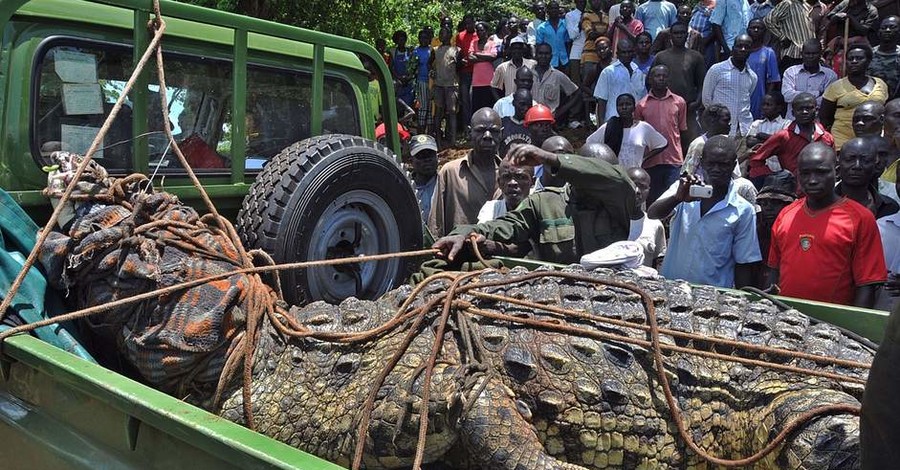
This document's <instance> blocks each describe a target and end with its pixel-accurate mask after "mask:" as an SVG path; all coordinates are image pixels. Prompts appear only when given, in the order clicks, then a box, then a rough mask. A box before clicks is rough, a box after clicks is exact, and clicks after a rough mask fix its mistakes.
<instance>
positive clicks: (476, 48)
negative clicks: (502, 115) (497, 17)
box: [469, 22, 497, 113]
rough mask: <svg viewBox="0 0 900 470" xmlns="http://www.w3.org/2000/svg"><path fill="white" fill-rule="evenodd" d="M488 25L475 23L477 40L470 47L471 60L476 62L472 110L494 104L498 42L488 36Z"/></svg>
mask: <svg viewBox="0 0 900 470" xmlns="http://www.w3.org/2000/svg"><path fill="white" fill-rule="evenodd" d="M487 29H488V26H487V23H485V22H479V23H478V24H476V25H475V33H476V34H477V35H478V40H477V41H472V46H471V47H470V48H469V61H470V62H473V63H474V64H475V68H474V69H473V70H472V112H473V113H474V112H475V111H478V110H479V109H481V108H485V107H487V108H490V107H493V106H494V94H493V93H491V80H492V79H493V78H494V65H493V61H494V59H496V58H497V44H496V43H495V42H494V41H491V40H490V39H489V38H488V36H489V35H488V32H487Z"/></svg>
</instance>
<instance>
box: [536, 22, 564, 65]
mask: <svg viewBox="0 0 900 470" xmlns="http://www.w3.org/2000/svg"><path fill="white" fill-rule="evenodd" d="M557 26H558V27H557V28H556V29H553V25H552V24H551V23H550V20H547V21H544V22H543V23H541V25H540V26H538V28H537V33H536V35H535V44H544V43H547V44H550V47H551V48H552V49H553V58H552V59H550V66H551V67H557V68H558V67H560V66H562V65H566V64H568V63H569V54H568V52H566V41H568V40H569V30H567V29H566V22H565V20H563V19H562V18H560V19H559V23H558V25H557Z"/></svg>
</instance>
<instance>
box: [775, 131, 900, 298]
mask: <svg viewBox="0 0 900 470" xmlns="http://www.w3.org/2000/svg"><path fill="white" fill-rule="evenodd" d="M835 160H836V156H835V152H834V149H833V148H831V147H829V146H827V145H825V144H822V143H819V142H814V143H811V144H809V145H807V146H806V147H805V148H804V149H803V150H802V151H801V152H800V155H799V157H798V161H797V173H798V179H799V180H800V187H801V188H803V191H804V192H805V193H806V197H805V198H803V199H800V200H798V201H796V202H794V203H793V204H791V205H789V206H787V207H786V208H785V209H784V210H783V211H781V214H779V215H778V218H777V219H776V220H775V225H774V226H773V227H772V243H771V246H770V248H769V259H768V263H769V267H770V268H772V273H771V275H770V277H769V279H771V280H772V283H773V284H775V285H778V286H780V289H781V290H780V293H781V294H782V295H786V296H789V297H798V298H802V299H810V300H818V301H822V302H831V303H837V304H844V305H855V306H857V307H867V308H871V307H872V306H873V305H874V302H875V292H876V288H877V287H878V286H879V285H880V284H882V283H883V282H884V281H885V280H886V279H887V268H886V267H885V264H884V254H883V251H882V247H881V238H880V236H879V235H878V226H877V225H876V224H875V217H874V216H873V215H872V212H871V211H869V210H868V209H866V208H865V207H864V206H862V205H861V204H859V203H857V202H855V201H853V200H850V199H848V198H846V197H841V196H838V195H837V194H836V193H835V192H834V180H835ZM779 281H780V282H779Z"/></svg>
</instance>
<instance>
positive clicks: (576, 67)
mask: <svg viewBox="0 0 900 470" xmlns="http://www.w3.org/2000/svg"><path fill="white" fill-rule="evenodd" d="M586 5H587V1H586V0H575V8H573V9H571V10H570V11H569V12H568V13H566V31H568V33H569V39H570V40H571V41H572V46H571V48H569V78H571V79H572V81H573V82H575V83H581V52H582V51H583V50H584V41H585V36H584V31H582V30H581V15H582V14H584V9H585V7H586Z"/></svg>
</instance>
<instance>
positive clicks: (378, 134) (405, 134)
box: [375, 122, 410, 141]
mask: <svg viewBox="0 0 900 470" xmlns="http://www.w3.org/2000/svg"><path fill="white" fill-rule="evenodd" d="M397 133H398V134H400V140H402V141H407V140H409V138H410V133H409V131H407V130H406V128H405V127H403V124H400V123H399V122H398V123H397ZM385 134H386V132H385V129H384V123H383V122H382V123H381V124H379V125H378V126H376V127H375V140H378V139H381V138H382V137H384V136H385Z"/></svg>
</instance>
